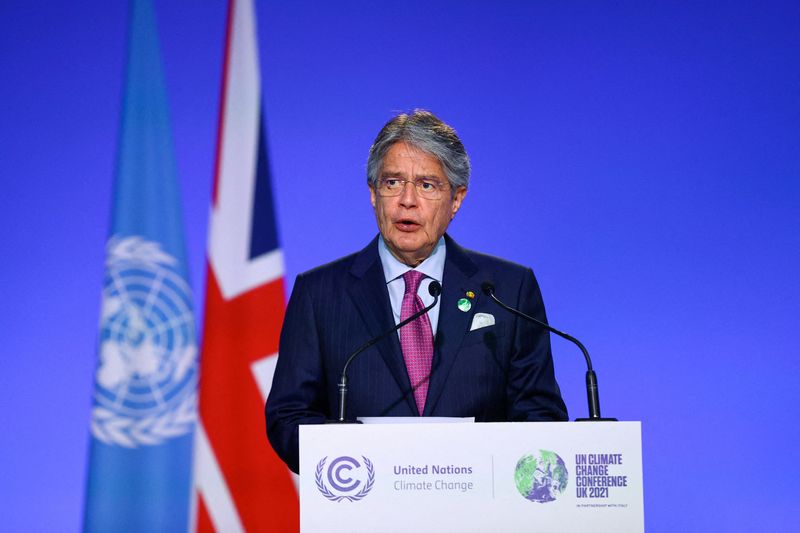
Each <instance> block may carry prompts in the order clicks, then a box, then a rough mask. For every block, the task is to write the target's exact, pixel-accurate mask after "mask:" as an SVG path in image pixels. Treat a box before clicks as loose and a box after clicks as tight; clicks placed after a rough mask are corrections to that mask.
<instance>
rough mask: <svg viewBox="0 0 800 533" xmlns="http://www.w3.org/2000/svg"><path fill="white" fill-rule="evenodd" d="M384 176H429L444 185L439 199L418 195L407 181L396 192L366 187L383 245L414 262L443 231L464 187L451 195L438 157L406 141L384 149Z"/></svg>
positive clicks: (408, 177)
mask: <svg viewBox="0 0 800 533" xmlns="http://www.w3.org/2000/svg"><path fill="white" fill-rule="evenodd" d="M387 177H390V178H396V179H401V180H411V181H413V180H416V179H420V178H429V179H434V180H436V181H438V182H440V183H442V184H444V186H445V188H444V190H442V196H441V198H439V199H438V200H429V199H427V198H421V197H420V196H419V194H418V193H417V188H416V187H415V186H414V185H413V183H409V184H406V185H405V187H404V188H403V191H402V192H401V193H400V195H399V196H390V197H382V196H378V194H377V193H376V191H375V189H373V188H372V187H370V189H369V191H370V192H369V194H370V200H371V201H372V207H373V208H374V209H375V218H376V219H377V221H378V228H379V229H380V232H381V235H382V236H383V240H384V241H385V242H386V246H388V248H389V250H390V251H391V252H392V255H394V256H395V257H396V258H397V259H399V260H400V261H402V262H403V263H405V264H407V265H409V266H416V265H418V264H420V263H421V262H422V261H424V260H425V259H426V258H427V257H428V256H429V255H430V254H431V252H432V251H433V247H434V246H435V245H436V243H437V242H438V241H439V239H440V238H441V236H442V235H444V232H445V230H447V226H448V225H449V224H450V221H451V220H452V219H453V217H454V216H456V212H457V211H458V209H459V208H460V207H461V202H462V200H464V196H465V195H466V194H467V189H466V188H465V187H459V188H458V189H457V190H456V193H455V195H453V194H452V191H451V190H450V188H449V187H448V185H447V184H448V181H447V176H446V175H445V173H444V169H442V165H441V164H440V163H439V160H438V159H436V158H435V157H433V156H432V155H430V154H429V153H427V152H423V151H421V150H419V149H417V148H415V147H413V146H411V145H409V144H407V143H405V142H398V143H395V144H394V145H393V146H392V147H391V148H390V149H389V151H388V152H387V153H386V157H384V159H383V167H382V168H381V171H380V174H379V176H378V179H381V178H387Z"/></svg>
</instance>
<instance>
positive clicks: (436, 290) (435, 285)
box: [332, 280, 442, 424]
mask: <svg viewBox="0 0 800 533" xmlns="http://www.w3.org/2000/svg"><path fill="white" fill-rule="evenodd" d="M428 294H430V295H431V296H433V303H432V304H431V305H429V306H428V307H426V308H424V309H423V310H422V311H419V312H417V313H414V314H413V315H411V316H410V317H408V318H407V319H405V320H403V321H402V322H400V323H399V324H397V325H396V326H395V327H393V328H391V329H388V330H386V331H384V332H383V333H381V334H380V335H378V336H377V337H375V338H374V339H370V340H369V341H367V342H365V343H364V344H363V345H361V346H360V347H359V348H358V349H357V350H356V351H355V352H353V353H352V355H350V357H348V358H347V361H345V363H344V366H343V367H342V375H341V376H340V377H339V418H338V419H337V420H333V421H332V422H334V423H340V424H343V423H345V422H347V417H346V409H347V368H348V367H349V366H350V363H352V362H353V359H355V358H356V356H357V355H359V354H360V353H361V352H363V351H364V350H366V349H367V348H369V347H370V346H372V345H373V344H375V343H376V342H378V341H379V340H381V339H383V338H384V337H386V336H387V335H389V334H391V333H394V332H395V331H397V330H398V329H400V328H402V327H403V326H405V325H406V324H408V323H409V322H413V321H414V320H416V319H418V318H419V317H421V316H422V315H424V314H425V313H427V312H428V311H430V310H431V309H433V308H434V307H436V304H437V303H439V296H440V295H441V294H442V284H441V283H439V282H438V281H436V280H433V281H431V282H430V284H429V285H428Z"/></svg>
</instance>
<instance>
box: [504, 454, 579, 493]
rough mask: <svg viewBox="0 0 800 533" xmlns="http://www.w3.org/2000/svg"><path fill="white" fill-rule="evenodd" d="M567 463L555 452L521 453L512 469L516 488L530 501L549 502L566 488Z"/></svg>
mask: <svg viewBox="0 0 800 533" xmlns="http://www.w3.org/2000/svg"><path fill="white" fill-rule="evenodd" d="M567 478H568V474H567V465H566V464H564V460H563V459H561V457H559V456H558V454H557V453H555V452H550V451H547V450H539V453H538V454H536V455H533V454H529V455H523V456H522V457H521V458H520V460H519V461H517V467H516V469H515V470H514V482H515V483H516V485H517V490H518V491H519V493H520V494H522V496H523V497H525V499H527V500H530V501H532V502H539V503H545V502H551V501H553V500H555V499H556V498H558V497H559V496H560V495H561V494H563V493H564V491H565V490H567Z"/></svg>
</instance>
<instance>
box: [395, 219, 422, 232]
mask: <svg viewBox="0 0 800 533" xmlns="http://www.w3.org/2000/svg"><path fill="white" fill-rule="evenodd" d="M394 225H395V227H397V229H399V230H400V231H416V229H417V228H419V224H418V223H416V222H414V221H413V220H411V219H409V218H401V219H400V220H396V221H395V223H394Z"/></svg>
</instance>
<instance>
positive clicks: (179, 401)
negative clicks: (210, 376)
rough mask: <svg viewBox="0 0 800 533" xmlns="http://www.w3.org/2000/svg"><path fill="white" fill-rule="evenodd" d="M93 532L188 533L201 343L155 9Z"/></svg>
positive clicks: (129, 87) (112, 286)
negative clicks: (187, 265) (190, 280)
mask: <svg viewBox="0 0 800 533" xmlns="http://www.w3.org/2000/svg"><path fill="white" fill-rule="evenodd" d="M129 40H130V41H129V52H128V62H127V72H126V85H125V96H124V101H123V106H122V122H121V131H120V141H119V142H120V144H119V148H118V150H119V154H118V157H117V170H116V181H115V191H114V200H113V211H112V217H113V220H112V227H111V236H110V238H109V240H108V242H107V244H106V264H105V272H106V273H105V282H104V287H103V300H102V311H101V317H100V334H99V339H98V352H99V357H98V363H97V369H96V372H95V385H94V391H93V399H92V420H91V436H92V439H91V449H90V459H89V476H88V483H87V489H86V510H85V515H84V529H85V530H86V531H104V532H105V531H187V530H188V528H189V519H188V517H189V507H190V494H191V491H190V488H191V464H192V457H191V454H192V442H193V432H194V425H195V419H196V404H197V341H196V333H195V324H194V316H193V311H192V298H191V290H190V288H189V285H188V283H187V281H186V280H187V272H186V261H185V257H184V255H185V253H184V244H183V227H182V223H181V214H180V202H179V193H178V187H177V180H176V172H175V162H174V160H173V150H172V139H171V135H170V124H169V113H168V105H167V99H166V91H165V88H164V79H163V74H162V70H161V58H160V51H159V44H158V34H157V31H156V26H155V20H154V16H153V9H152V5H151V0H132V3H131V25H130V33H129Z"/></svg>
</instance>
